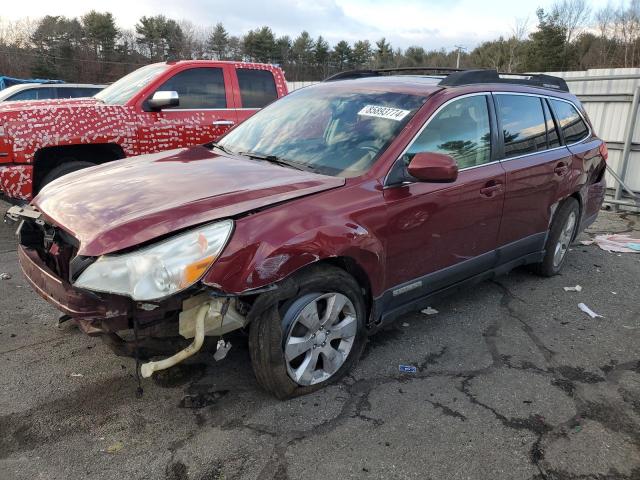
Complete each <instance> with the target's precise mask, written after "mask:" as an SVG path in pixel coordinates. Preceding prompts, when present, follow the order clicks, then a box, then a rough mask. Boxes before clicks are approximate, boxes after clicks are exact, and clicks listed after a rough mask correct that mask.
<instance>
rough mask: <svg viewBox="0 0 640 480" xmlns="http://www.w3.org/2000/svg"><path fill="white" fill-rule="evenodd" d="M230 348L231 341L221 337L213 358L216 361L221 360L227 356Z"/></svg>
mask: <svg viewBox="0 0 640 480" xmlns="http://www.w3.org/2000/svg"><path fill="white" fill-rule="evenodd" d="M229 350H231V342H225V341H224V340H223V339H222V338H221V339H220V340H218V346H217V348H216V353H214V354H213V359H214V360H215V361H216V362H219V361H220V360H222V359H223V358H224V357H226V356H227V353H229Z"/></svg>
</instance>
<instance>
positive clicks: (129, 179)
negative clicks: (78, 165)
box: [32, 147, 345, 256]
mask: <svg viewBox="0 0 640 480" xmlns="http://www.w3.org/2000/svg"><path fill="white" fill-rule="evenodd" d="M216 151H217V150H216ZM344 183H345V181H344V179H342V178H336V177H330V176H325V175H319V174H315V173H311V172H304V171H299V170H294V169H291V168H286V167H281V166H278V165H274V164H270V163H267V162H264V161H258V160H250V159H247V158H244V157H235V156H227V155H223V154H216V153H215V151H214V152H212V151H211V150H209V149H207V148H205V147H194V148H190V149H180V150H172V151H168V152H162V153H159V154H152V155H143V156H140V157H134V158H131V159H126V160H120V161H116V162H112V163H108V164H105V165H101V166H97V167H92V168H89V169H85V170H81V171H78V172H75V173H72V174H69V175H67V176H65V177H63V178H61V179H59V180H56V181H54V182H52V183H50V184H49V185H47V186H46V187H45V188H43V190H42V192H41V193H40V194H39V195H38V196H37V197H36V198H35V199H34V200H33V202H32V203H33V204H34V205H35V206H36V207H37V208H38V209H39V210H40V211H41V212H42V213H43V214H44V215H45V217H47V219H48V220H49V221H50V222H51V223H53V224H55V225H58V226H59V227H61V228H62V229H64V230H66V231H67V232H69V233H70V234H72V235H73V236H74V237H75V238H77V239H78V240H79V241H80V248H79V251H78V253H79V254H80V255H87V256H96V255H104V254H106V253H110V252H115V251H118V250H122V249H125V248H129V247H133V246H136V245H138V244H141V243H144V242H147V241H149V240H153V239H154V238H157V237H161V236H164V235H167V234H170V233H172V232H175V231H177V230H181V229H183V228H187V227H190V226H193V225H197V224H201V223H205V222H210V221H214V220H218V219H222V218H227V217H232V216H235V215H239V214H242V213H245V212H248V211H251V210H255V209H258V208H262V207H266V206H269V205H273V204H275V203H278V202H283V201H286V200H291V199H293V198H296V197H301V196H303V195H309V194H312V193H316V192H320V191H323V190H328V189H330V188H335V187H339V186H341V185H344Z"/></svg>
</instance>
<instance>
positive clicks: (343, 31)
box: [0, 0, 607, 49]
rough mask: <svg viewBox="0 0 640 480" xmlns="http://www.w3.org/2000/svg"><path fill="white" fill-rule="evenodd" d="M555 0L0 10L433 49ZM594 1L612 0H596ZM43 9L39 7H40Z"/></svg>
mask: <svg viewBox="0 0 640 480" xmlns="http://www.w3.org/2000/svg"><path fill="white" fill-rule="evenodd" d="M551 3H553V1H552V0H480V1H477V0H476V1H471V0H422V1H421V0H400V1H395V0H239V1H234V0H224V1H222V0H180V1H176V0H110V1H109V2H105V1H100V0H84V1H83V2H82V3H80V2H79V1H77V0H75V1H71V0H57V1H53V2H52V1H51V0H29V1H28V2H20V1H11V0H6V1H4V2H3V5H2V9H1V10H0V18H2V17H4V18H9V19H11V20H15V19H18V18H23V17H36V16H43V15H65V16H71V17H73V16H80V15H82V14H83V13H86V12H87V11H89V10H91V9H95V10H98V11H105V10H108V11H110V12H111V13H113V14H114V15H115V17H116V19H117V21H118V24H119V25H120V26H123V27H125V28H132V27H133V26H134V25H135V23H136V22H137V20H138V18H140V17H141V16H143V15H157V14H160V13H162V14H164V15H166V16H168V17H171V18H174V19H176V20H181V19H186V20H190V21H191V22H193V23H195V24H198V25H203V26H207V25H213V24H215V23H216V22H222V23H223V24H224V25H225V26H226V28H227V30H229V31H230V32H231V33H232V34H236V35H239V34H242V33H244V32H246V31H247V30H249V29H253V28H256V27H259V26H262V25H268V26H270V27H271V28H272V29H273V30H274V31H275V33H276V34H277V35H283V34H287V35H290V36H291V37H292V38H293V37H295V36H296V35H297V34H298V33H300V31H301V30H303V29H304V30H307V31H309V33H310V34H311V35H312V36H313V37H314V38H315V37H317V36H318V35H322V36H324V37H325V38H326V39H328V40H329V42H331V43H332V44H333V43H335V42H336V41H338V40H341V39H345V40H348V41H350V42H351V41H354V40H358V39H369V40H371V41H372V42H373V41H375V40H377V39H379V38H380V37H383V36H384V37H386V38H387V39H389V40H390V41H391V43H392V45H393V46H394V47H402V48H406V47H408V46H410V45H419V46H422V47H425V48H428V49H431V48H441V47H444V48H447V49H450V48H452V47H453V46H454V45H464V46H465V47H467V48H473V47H474V46H476V45H477V44H478V43H480V42H482V41H484V40H490V39H493V38H496V37H498V36H499V35H504V34H508V33H509V32H510V30H511V29H512V28H513V25H514V23H515V19H516V18H521V19H524V18H528V19H529V26H530V28H533V27H534V26H535V24H536V16H535V11H536V8H537V7H538V6H542V7H548V6H549V5H550V4H551ZM589 3H590V4H591V5H592V8H594V9H596V8H599V7H601V6H604V5H606V3H607V0H591V1H590V2H589ZM36 12H37V13H36Z"/></svg>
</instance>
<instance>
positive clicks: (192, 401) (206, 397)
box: [178, 390, 229, 409]
mask: <svg viewBox="0 0 640 480" xmlns="http://www.w3.org/2000/svg"><path fill="white" fill-rule="evenodd" d="M227 393H229V390H215V391H213V392H203V393H196V394H189V395H185V396H184V397H182V400H180V404H179V405H178V406H179V407H180V408H191V409H199V408H204V407H208V406H210V405H213V404H214V403H216V402H217V401H218V400H220V399H221V398H222V397H224V396H225V395H226V394H227Z"/></svg>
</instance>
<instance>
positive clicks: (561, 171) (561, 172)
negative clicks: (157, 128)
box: [553, 162, 569, 177]
mask: <svg viewBox="0 0 640 480" xmlns="http://www.w3.org/2000/svg"><path fill="white" fill-rule="evenodd" d="M553 171H554V173H555V174H556V175H558V176H559V177H564V176H565V175H566V174H567V173H568V172H569V166H568V165H567V164H566V163H564V162H560V163H559V164H558V165H556V168H554V169H553Z"/></svg>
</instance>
